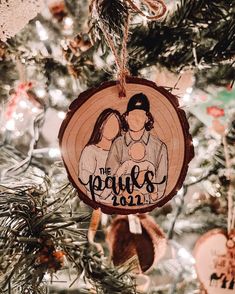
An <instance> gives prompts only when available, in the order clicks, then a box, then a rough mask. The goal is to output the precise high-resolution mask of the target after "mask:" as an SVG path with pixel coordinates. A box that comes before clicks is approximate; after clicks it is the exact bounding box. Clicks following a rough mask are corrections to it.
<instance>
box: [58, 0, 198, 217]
mask: <svg viewBox="0 0 235 294" xmlns="http://www.w3.org/2000/svg"><path fill="white" fill-rule="evenodd" d="M93 2H95V3H96V1H93ZM160 2H161V1H160ZM161 3H162V2H161ZM94 9H95V8H94ZM159 13H160V12H159ZM155 17H156V16H155ZM129 21H130V20H129V17H128V18H127V23H126V26H125V28H124V32H123V44H122V50H121V53H120V55H119V54H118V52H117V50H116V49H115V45H114V43H113V41H112V38H111V36H110V35H109V34H108V32H107V30H106V29H105V27H104V24H103V23H102V21H101V20H100V19H99V23H100V28H101V29H102V31H103V33H104V35H105V38H106V40H107V42H108V44H109V46H110V48H111V50H112V52H113V54H114V56H115V61H116V65H117V68H118V81H109V82H105V83H103V84H102V85H100V86H99V87H97V88H93V89H89V90H87V91H85V92H83V93H81V94H80V95H79V97H78V98H77V99H76V100H75V101H73V102H72V104H71V105H70V107H69V112H68V114H67V116H66V118H65V120H64V121H63V123H62V126H61V128H60V132H59V141H60V147H61V152H62V157H63V161H64V164H65V167H66V169H67V172H68V175H69V179H70V181H71V182H72V184H73V185H74V187H76V189H77V190H78V195H79V197H80V198H81V199H82V200H83V201H84V202H85V203H87V204H88V205H90V206H91V207H93V208H98V207H100V208H101V210H102V212H104V213H107V214H113V213H117V214H132V213H140V212H147V211H151V210H153V209H154V208H155V207H160V206H162V205H163V204H165V203H166V202H167V201H169V200H170V199H171V198H172V197H173V196H174V195H175V194H176V193H177V191H178V190H179V189H180V188H181V186H182V184H183V181H184V178H185V176H186V173H187V169H188V163H189V162H190V160H191V159H192V158H193V155H194V152H193V146H192V141H191V136H190V134H189V132H188V129H189V125H188V122H187V119H186V116H185V113H184V111H183V110H182V109H180V108H179V104H178V100H177V98H176V97H175V96H173V95H172V94H171V93H169V92H168V91H166V90H165V89H164V88H162V87H158V86H157V85H156V84H155V83H153V82H151V81H148V80H145V79H140V78H134V77H129V76H127V72H128V71H127V69H126V58H127V48H126V43H127V38H128V27H129Z"/></svg>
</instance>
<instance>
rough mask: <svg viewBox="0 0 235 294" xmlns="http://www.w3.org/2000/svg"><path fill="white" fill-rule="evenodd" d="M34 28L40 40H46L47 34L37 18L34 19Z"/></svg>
mask: <svg viewBox="0 0 235 294" xmlns="http://www.w3.org/2000/svg"><path fill="white" fill-rule="evenodd" d="M36 30H37V33H38V36H39V39H40V40H41V41H46V40H48V34H47V31H46V30H45V28H44V27H43V25H42V24H41V23H40V21H39V20H37V21H36Z"/></svg>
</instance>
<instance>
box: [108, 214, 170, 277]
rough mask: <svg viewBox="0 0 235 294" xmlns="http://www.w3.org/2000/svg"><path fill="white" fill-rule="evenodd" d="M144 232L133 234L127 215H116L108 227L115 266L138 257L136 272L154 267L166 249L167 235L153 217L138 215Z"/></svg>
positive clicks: (109, 243) (142, 271)
mask: <svg viewBox="0 0 235 294" xmlns="http://www.w3.org/2000/svg"><path fill="white" fill-rule="evenodd" d="M138 218H139V220H140V224H141V228H142V233H141V234H133V233H131V232H130V229H129V221H128V217H127V216H118V217H116V218H115V219H114V220H113V222H112V224H111V226H110V227H109V229H108V233H107V237H106V241H107V243H108V246H109V249H110V253H111V258H112V261H113V263H114V265H115V266H119V265H125V264H127V263H128V262H129V261H130V260H131V259H133V258H134V257H136V258H137V261H138V262H137V266H136V267H135V268H134V269H133V270H134V272H135V273H137V274H140V273H144V272H146V271H148V270H150V269H151V268H152V266H153V265H154V264H156V263H157V262H158V261H159V260H160V258H162V257H163V255H164V254H165V250H166V237H165V234H164V233H163V231H162V230H161V229H160V228H159V226H158V225H157V224H156V223H155V222H154V220H153V218H152V217H150V216H148V215H145V214H143V215H138Z"/></svg>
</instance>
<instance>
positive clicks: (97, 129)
mask: <svg viewBox="0 0 235 294" xmlns="http://www.w3.org/2000/svg"><path fill="white" fill-rule="evenodd" d="M111 115H115V116H116V118H117V120H118V124H119V131H118V134H117V136H116V137H115V138H114V139H113V140H115V139H116V138H117V137H119V136H120V135H121V129H122V117H121V114H120V112H119V111H118V110H115V109H112V108H107V109H105V110H104V111H102V112H101V114H100V115H99V117H98V118H97V120H96V123H95V125H94V128H93V131H92V134H91V137H90V139H89V141H88V143H87V145H86V146H89V145H95V144H98V143H99V142H100V141H101V139H102V135H103V129H104V126H105V123H106V121H107V119H108V118H109V117H110V116H111Z"/></svg>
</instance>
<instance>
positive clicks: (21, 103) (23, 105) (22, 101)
mask: <svg viewBox="0 0 235 294" xmlns="http://www.w3.org/2000/svg"><path fill="white" fill-rule="evenodd" d="M19 104H20V107H22V108H27V103H26V102H25V101H24V100H21V101H20V103H19Z"/></svg>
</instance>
